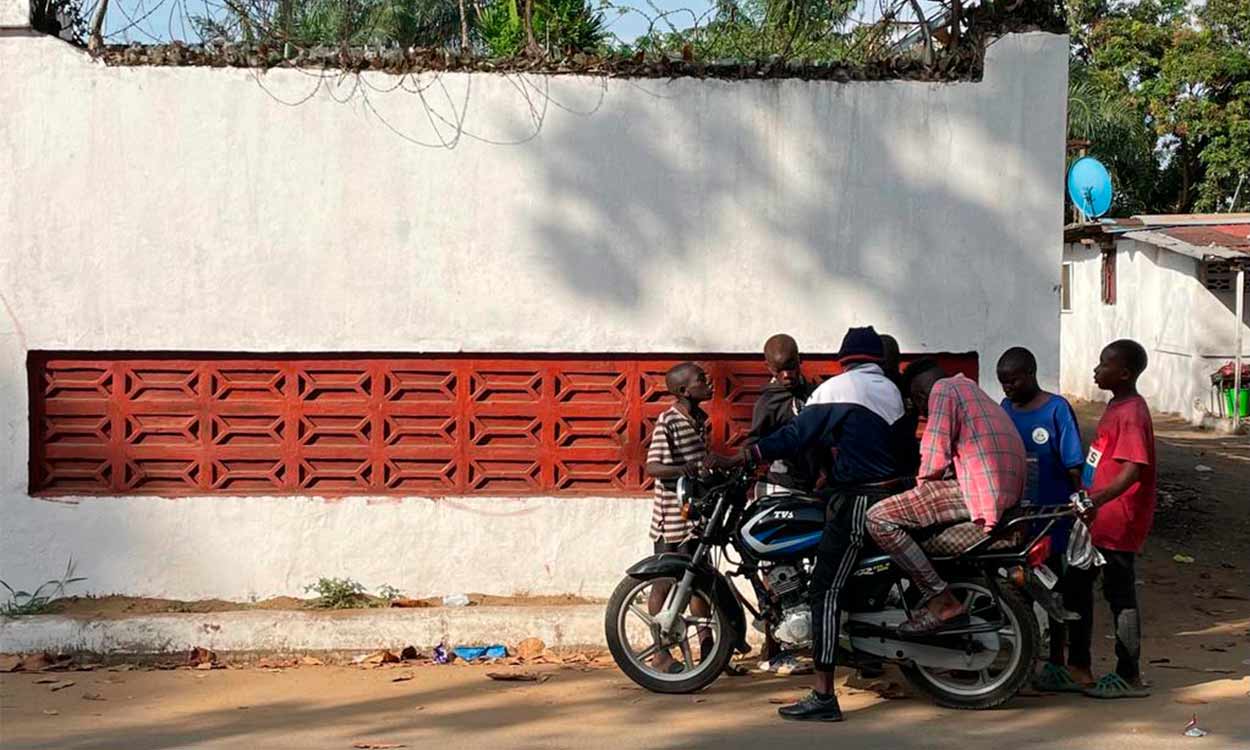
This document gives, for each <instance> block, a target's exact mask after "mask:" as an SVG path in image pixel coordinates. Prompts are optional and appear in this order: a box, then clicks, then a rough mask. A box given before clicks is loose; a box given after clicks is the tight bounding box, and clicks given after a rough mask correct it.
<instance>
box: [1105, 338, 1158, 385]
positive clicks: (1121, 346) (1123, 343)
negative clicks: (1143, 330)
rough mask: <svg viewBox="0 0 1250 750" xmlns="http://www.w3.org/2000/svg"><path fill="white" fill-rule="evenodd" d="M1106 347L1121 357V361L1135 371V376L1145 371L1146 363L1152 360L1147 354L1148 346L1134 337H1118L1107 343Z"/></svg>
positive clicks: (1131, 370) (1130, 370)
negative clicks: (1133, 338)
mask: <svg viewBox="0 0 1250 750" xmlns="http://www.w3.org/2000/svg"><path fill="white" fill-rule="evenodd" d="M1106 348H1107V349H1110V350H1111V351H1113V352H1115V353H1116V355H1118V356H1119V357H1120V361H1121V362H1123V363H1124V364H1125V366H1126V367H1128V369H1129V372H1131V373H1133V377H1137V376H1138V375H1141V374H1142V373H1143V372H1145V371H1146V365H1147V364H1149V362H1150V358H1149V357H1147V356H1146V348H1145V347H1143V346H1142V345H1141V344H1139V343H1137V342H1136V341H1134V340H1132V339H1116V340H1115V341H1112V342H1111V343H1110V344H1107V347H1106Z"/></svg>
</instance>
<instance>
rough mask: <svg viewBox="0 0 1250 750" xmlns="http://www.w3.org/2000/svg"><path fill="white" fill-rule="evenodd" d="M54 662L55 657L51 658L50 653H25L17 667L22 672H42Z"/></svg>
mask: <svg viewBox="0 0 1250 750" xmlns="http://www.w3.org/2000/svg"><path fill="white" fill-rule="evenodd" d="M55 662H56V659H54V658H52V654H49V653H38V654H27V655H26V656H24V657H22V664H21V666H20V667H19V669H20V670H21V671H23V672H42V671H43V670H45V669H47V668H48V667H50V666H52V665H53V664H54V663H55Z"/></svg>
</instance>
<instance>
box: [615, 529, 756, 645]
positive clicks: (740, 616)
mask: <svg viewBox="0 0 1250 750" xmlns="http://www.w3.org/2000/svg"><path fill="white" fill-rule="evenodd" d="M692 567H693V568H694V571H695V575H697V576H698V578H699V580H700V581H706V580H708V579H710V580H711V589H712V593H713V594H714V595H715V596H716V603H717V604H719V605H720V608H721V611H722V612H724V613H725V614H726V615H727V616H728V617H729V624H730V625H731V626H732V627H733V629H734V634H735V637H736V638H737V641H738V642H737V644H735V646H734V648H735V650H737V651H739V652H740V653H746V652H747V651H749V650H750V647H749V646H747V643H746V632H747V618H746V613H745V612H743V611H742V603H741V602H739V601H738V597H737V596H735V595H734V591H733V586H732V584H730V583H729V580H728V579H726V578H725V576H724V575H722V574H721V573H720V571H717V570H713V569H712V568H711V567H709V566H707V565H698V566H695V565H693V564H692V563H691V561H690V558H689V557H687V556H686V555H681V554H677V553H674V552H662V553H660V554H658V555H652V556H651V557H648V558H646V559H644V560H639V561H638V562H636V563H634V564H633V565H632V566H630V568H629V570H627V571H625V572H626V573H627V574H628V575H630V576H633V577H634V578H640V579H642V580H644V581H645V580H647V579H650V578H681V577H682V576H683V575H685V573H686V571H687V570H689V569H691V568H692Z"/></svg>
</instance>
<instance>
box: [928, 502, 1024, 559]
mask: <svg viewBox="0 0 1250 750" xmlns="http://www.w3.org/2000/svg"><path fill="white" fill-rule="evenodd" d="M1023 512H1024V508H1022V507H1021V506H1019V505H1016V506H1013V507H1011V508H1008V509H1007V510H1006V511H1005V512H1004V513H1003V516H1002V518H1000V519H999V523H1000V524H1003V523H1006V522H1007V521H1010V520H1011V519H1012V518H1015V517H1017V516H1019V515H1021V514H1022V513H1023ZM1023 532H1024V530H1023V529H1016V530H1012V531H1010V532H1009V533H1007V534H1005V535H1003V536H1001V537H999V538H998V539H995V540H994V541H992V542H990V543H989V544H988V545H986V546H984V547H982V548H980V549H979V550H978V551H979V552H1003V551H1006V550H1012V549H1015V548H1017V547H1019V546H1020V545H1021V544H1023V543H1024V533H1023ZM987 535H988V534H987V532H986V531H985V527H984V526H980V525H978V524H976V523H973V522H972V521H964V522H962V523H956V524H951V525H949V526H937V527H934V528H933V529H932V530H929V529H926V530H925V531H924V532H921V536H920V537H918V538H917V541H918V542H920V548H921V549H923V550H924V551H925V552H927V553H929V554H930V555H934V556H939V557H953V556H955V555H959V554H961V553H963V552H964V551H966V550H967V549H968V548H970V547H972V546H973V545H974V544H976V543H978V542H980V541H981V540H983V539H985V537H986V536H987Z"/></svg>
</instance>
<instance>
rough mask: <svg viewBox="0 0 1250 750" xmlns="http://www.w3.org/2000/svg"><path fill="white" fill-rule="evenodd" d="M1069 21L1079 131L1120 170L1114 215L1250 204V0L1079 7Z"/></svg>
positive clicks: (1071, 106)
mask: <svg viewBox="0 0 1250 750" xmlns="http://www.w3.org/2000/svg"><path fill="white" fill-rule="evenodd" d="M1068 21H1069V28H1070V33H1071V38H1072V60H1071V68H1070V72H1071V76H1070V83H1069V100H1068V131H1069V136H1070V137H1072V138H1086V139H1088V140H1090V141H1091V142H1092V145H1091V148H1090V153H1092V154H1093V155H1094V156H1097V157H1099V158H1101V159H1103V160H1104V161H1105V162H1106V163H1107V164H1108V167H1109V168H1110V170H1111V172H1112V175H1113V177H1114V178H1115V184H1116V190H1117V193H1118V197H1117V202H1116V205H1115V207H1114V209H1113V210H1115V211H1116V212H1117V213H1165V212H1190V211H1227V210H1230V209H1235V208H1245V207H1247V206H1250V3H1247V2H1246V1H1245V0H1207V2H1206V3H1205V5H1202V6H1200V7H1197V8H1196V9H1195V8H1193V7H1192V6H1191V4H1190V3H1188V2H1187V1H1186V0H1134V1H1132V2H1128V1H1124V0H1120V1H1118V2H1117V1H1116V0H1069V3H1068ZM1243 180H1244V181H1245V183H1247V184H1243V185H1242V190H1241V194H1240V197H1239V199H1238V203H1237V205H1236V206H1233V205H1232V200H1233V195H1234V194H1235V193H1236V192H1237V188H1238V185H1239V183H1242V181H1243Z"/></svg>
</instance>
